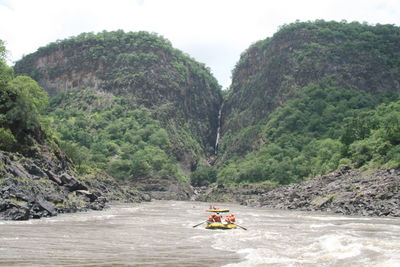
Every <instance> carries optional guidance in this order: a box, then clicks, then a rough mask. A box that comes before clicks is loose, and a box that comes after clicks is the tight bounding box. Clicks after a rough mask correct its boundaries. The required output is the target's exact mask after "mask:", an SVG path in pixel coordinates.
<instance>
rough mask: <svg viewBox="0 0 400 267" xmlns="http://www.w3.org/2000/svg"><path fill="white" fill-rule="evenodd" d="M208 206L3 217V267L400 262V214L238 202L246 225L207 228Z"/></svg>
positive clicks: (157, 204)
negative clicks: (347, 213) (280, 207)
mask: <svg viewBox="0 0 400 267" xmlns="http://www.w3.org/2000/svg"><path fill="white" fill-rule="evenodd" d="M208 205H209V204H207V203H199V202H178V201H154V202H150V203H141V204H123V205H115V206H113V207H112V208H111V209H108V210H105V211H93V212H87V213H76V214H65V215H60V216H57V217H53V218H45V219H39V220H30V221H20V222H16V221H0V266H185V267H186V266H228V267H240V266H246V267H248V266H250V267H251V266H351V267H356V266H363V267H364V266H400V242H399V240H400V218H368V217H349V216H339V215H329V214H322V213H309V212H296V211H280V210H268V209H262V208H250V207H245V206H239V205H234V204H218V203H216V204H215V205H217V206H219V207H224V208H230V209H231V212H233V213H234V214H235V215H236V217H237V219H238V222H237V223H238V224H239V225H241V226H243V227H246V228H247V229H248V230H247V231H245V230H242V229H234V230H206V229H204V227H203V226H204V225H200V226H198V227H196V228H193V227H192V226H193V225H196V224H198V223H200V222H202V221H204V220H206V219H207V217H208V213H207V212H205V209H207V208H208Z"/></svg>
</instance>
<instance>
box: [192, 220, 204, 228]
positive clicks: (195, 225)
mask: <svg viewBox="0 0 400 267" xmlns="http://www.w3.org/2000/svg"><path fill="white" fill-rule="evenodd" d="M205 222H207V221H204V222H201V223H199V224H196V225H193V228H195V227H197V226H199V225H200V224H203V223H205Z"/></svg>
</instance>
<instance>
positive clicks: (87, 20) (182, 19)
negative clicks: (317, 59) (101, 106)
mask: <svg viewBox="0 0 400 267" xmlns="http://www.w3.org/2000/svg"><path fill="white" fill-rule="evenodd" d="M316 19H324V20H328V21H330V20H335V21H342V20H346V21H348V22H352V21H358V22H367V23H369V24H372V25H373V24H377V23H380V24H394V25H397V26H400V0H273V1H271V0H112V1H111V0H0V39H1V40H3V41H4V42H5V44H6V48H7V50H8V52H9V53H8V61H9V64H10V65H13V64H14V62H15V61H17V60H19V59H20V58H21V57H22V56H23V55H27V54H30V53H33V52H35V51H36V50H37V49H38V48H39V47H42V46H45V45H47V44H49V43H51V42H54V41H56V40H62V39H65V38H68V37H71V36H76V35H79V34H80V33H82V32H94V33H96V32H100V31H103V30H107V31H112V30H118V29H122V30H124V31H126V32H128V31H133V32H135V31H149V32H154V33H157V34H159V35H161V36H163V37H165V38H167V39H168V40H170V41H171V43H172V45H173V46H174V47H175V48H178V49H180V50H182V51H183V52H185V53H187V54H189V55H190V56H191V57H193V58H195V59H196V60H197V61H199V62H202V63H204V64H206V66H208V67H209V68H210V69H211V72H212V73H213V74H214V76H215V77H216V78H217V80H218V81H219V83H220V84H221V86H222V87H223V89H225V88H227V87H228V86H229V84H230V81H231V72H232V69H233V68H234V66H235V64H236V62H238V60H239V58H240V54H241V53H242V52H244V51H245V50H246V49H247V48H248V47H249V46H250V45H251V44H253V43H254V42H256V41H258V40H262V39H265V38H267V37H271V36H272V35H273V34H274V33H275V32H277V31H278V30H279V27H280V26H282V25H284V24H289V23H292V22H295V21H296V20H300V21H309V20H311V21H313V20H316Z"/></svg>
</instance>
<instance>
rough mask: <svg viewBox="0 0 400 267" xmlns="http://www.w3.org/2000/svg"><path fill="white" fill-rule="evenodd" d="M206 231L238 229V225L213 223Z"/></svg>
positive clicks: (208, 225)
mask: <svg viewBox="0 0 400 267" xmlns="http://www.w3.org/2000/svg"><path fill="white" fill-rule="evenodd" d="M205 228H206V229H223V230H226V229H235V228H237V226H236V224H233V223H228V224H223V223H220V222H213V223H208V224H207V225H206V227H205Z"/></svg>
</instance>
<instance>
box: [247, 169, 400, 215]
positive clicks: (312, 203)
mask: <svg viewBox="0 0 400 267" xmlns="http://www.w3.org/2000/svg"><path fill="white" fill-rule="evenodd" d="M241 202H242V204H247V205H251V206H260V207H268V208H278V209H294V210H304V211H325V212H334V213H341V214H345V215H364V216H394V217H400V169H390V170H377V171H368V172H361V171H359V170H341V171H336V172H333V173H329V174H327V175H324V176H320V177H316V178H314V179H311V180H308V181H304V182H302V183H299V184H293V185H289V186H282V187H279V188H276V189H274V190H271V191H269V192H265V193H263V194H262V195H261V196H259V198H258V199H257V200H255V201H254V199H253V201H251V200H248V199H246V198H244V197H242V199H241Z"/></svg>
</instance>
